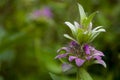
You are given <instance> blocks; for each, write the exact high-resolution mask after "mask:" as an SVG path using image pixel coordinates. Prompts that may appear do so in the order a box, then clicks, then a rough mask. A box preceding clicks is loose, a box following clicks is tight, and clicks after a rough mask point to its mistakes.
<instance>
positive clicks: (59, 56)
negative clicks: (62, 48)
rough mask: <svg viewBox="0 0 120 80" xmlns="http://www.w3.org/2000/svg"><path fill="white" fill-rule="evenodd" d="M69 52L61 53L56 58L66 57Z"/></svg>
mask: <svg viewBox="0 0 120 80" xmlns="http://www.w3.org/2000/svg"><path fill="white" fill-rule="evenodd" d="M67 55H68V54H67V53H66V54H59V55H57V56H56V57H55V59H57V58H64V57H66V56H67Z"/></svg>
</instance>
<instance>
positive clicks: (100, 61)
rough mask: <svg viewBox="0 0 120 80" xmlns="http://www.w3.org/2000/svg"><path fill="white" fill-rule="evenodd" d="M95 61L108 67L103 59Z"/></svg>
mask: <svg viewBox="0 0 120 80" xmlns="http://www.w3.org/2000/svg"><path fill="white" fill-rule="evenodd" d="M94 63H97V64H101V65H103V66H104V67H105V68H106V63H105V62H104V61H103V60H96V61H95V62H94Z"/></svg>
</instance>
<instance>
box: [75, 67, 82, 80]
mask: <svg viewBox="0 0 120 80" xmlns="http://www.w3.org/2000/svg"><path fill="white" fill-rule="evenodd" d="M76 80H81V78H80V68H77V74H76Z"/></svg>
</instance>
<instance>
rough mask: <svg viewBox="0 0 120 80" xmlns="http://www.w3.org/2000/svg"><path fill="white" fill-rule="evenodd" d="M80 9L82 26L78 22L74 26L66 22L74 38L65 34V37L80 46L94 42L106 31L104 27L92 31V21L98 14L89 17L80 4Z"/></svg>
mask: <svg viewBox="0 0 120 80" xmlns="http://www.w3.org/2000/svg"><path fill="white" fill-rule="evenodd" d="M78 8H79V13H80V24H79V23H77V22H74V24H72V23H70V22H65V24H66V25H67V26H68V27H69V28H70V30H71V32H72V35H73V36H72V37H71V36H69V35H68V34H64V36H65V37H66V38H68V39H70V40H73V41H76V42H78V43H80V44H83V43H89V42H92V41H93V40H94V39H95V38H96V37H97V36H98V35H99V34H100V33H101V32H105V29H103V28H102V26H98V27H96V28H94V29H92V19H93V17H94V16H95V14H96V13H97V12H94V13H92V14H91V15H90V16H88V17H87V16H86V14H85V12H84V9H83V7H82V6H81V5H80V4H78Z"/></svg>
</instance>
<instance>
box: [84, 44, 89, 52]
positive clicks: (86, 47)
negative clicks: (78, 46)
mask: <svg viewBox="0 0 120 80" xmlns="http://www.w3.org/2000/svg"><path fill="white" fill-rule="evenodd" d="M83 49H84V51H85V53H86V54H90V49H89V46H88V45H84V47H83Z"/></svg>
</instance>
